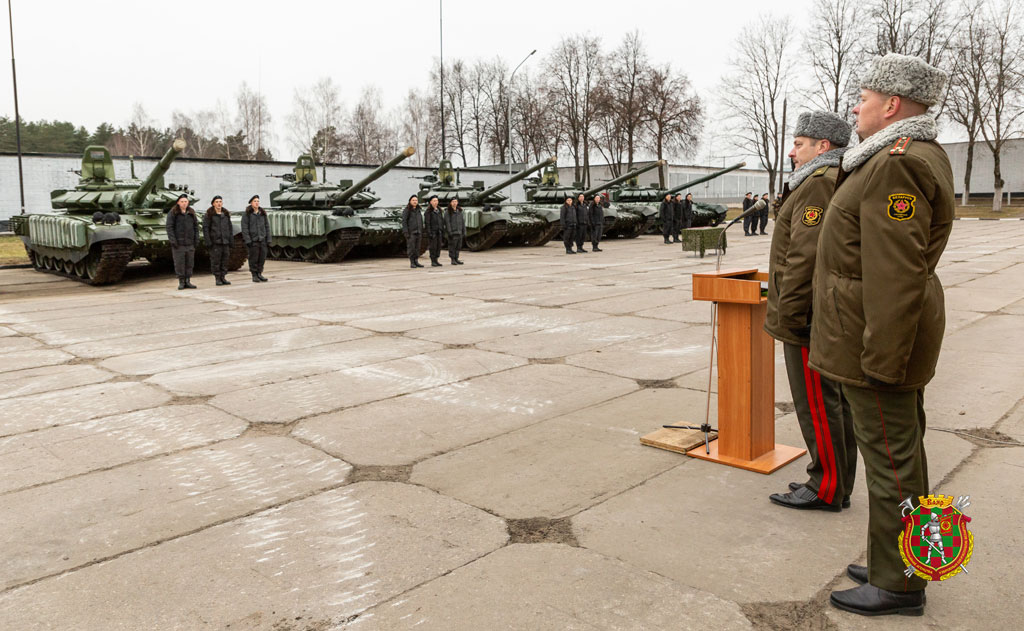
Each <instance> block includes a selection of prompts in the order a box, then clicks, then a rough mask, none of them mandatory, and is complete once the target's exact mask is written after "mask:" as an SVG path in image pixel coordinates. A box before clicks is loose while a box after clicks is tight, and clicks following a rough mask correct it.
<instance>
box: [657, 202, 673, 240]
mask: <svg viewBox="0 0 1024 631" xmlns="http://www.w3.org/2000/svg"><path fill="white" fill-rule="evenodd" d="M675 214H676V209H675V202H674V201H672V195H670V194H668V193H666V194H665V199H663V200H662V202H661V206H659V207H658V216H659V217H660V219H661V236H662V237H664V238H665V243H672V242H671V241H669V238H668V237H669V235H670V234H672V222H673V221H674V219H675Z"/></svg>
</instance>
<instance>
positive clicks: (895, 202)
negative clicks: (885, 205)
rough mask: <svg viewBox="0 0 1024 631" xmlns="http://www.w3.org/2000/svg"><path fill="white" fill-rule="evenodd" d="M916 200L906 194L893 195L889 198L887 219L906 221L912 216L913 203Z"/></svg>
mask: <svg viewBox="0 0 1024 631" xmlns="http://www.w3.org/2000/svg"><path fill="white" fill-rule="evenodd" d="M916 201H917V198H916V197H914V196H913V195H907V194H906V193H893V194H892V195H890V196H889V219H892V220H893V221H906V220H908V219H911V218H913V216H914V202H916Z"/></svg>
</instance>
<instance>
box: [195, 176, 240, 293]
mask: <svg viewBox="0 0 1024 631" xmlns="http://www.w3.org/2000/svg"><path fill="white" fill-rule="evenodd" d="M234 237H235V235H234V229H233V228H232V227H231V213H230V212H228V209H227V208H224V198H223V197H221V196H220V195H214V196H213V201H211V202H210V207H209V208H208V209H207V210H206V217H204V218H203V240H204V241H206V251H207V252H208V253H209V254H210V270H211V271H212V272H213V277H214V278H215V279H216V280H217V284H218V285H230V284H231V283H230V282H229V281H228V279H227V273H228V259H229V258H230V257H231V243H232V241H234Z"/></svg>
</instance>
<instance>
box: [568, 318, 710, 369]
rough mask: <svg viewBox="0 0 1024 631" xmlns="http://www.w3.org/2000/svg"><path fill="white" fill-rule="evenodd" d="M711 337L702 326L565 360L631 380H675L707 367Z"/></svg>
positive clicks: (608, 347) (624, 343) (678, 330)
mask: <svg viewBox="0 0 1024 631" xmlns="http://www.w3.org/2000/svg"><path fill="white" fill-rule="evenodd" d="M709 346H710V339H709V337H708V334H707V333H706V332H705V331H704V330H702V329H701V328H700V327H693V326H685V327H684V328H681V329H677V330H675V331H670V332H668V333H659V334H656V335H651V336H648V337H644V338H641V339H639V340H630V341H628V342H623V343H621V344H615V345H613V346H606V347H604V348H601V349H598V350H594V351H590V352H588V353H581V354H579V355H571V356H569V357H566V358H565V361H566V363H569V364H572V365H574V366H581V367H584V368H590V369H592V370H597V371H600V372H607V373H611V374H613V375H619V376H621V377H628V378H630V379H647V380H662V379H675V378H677V377H680V376H682V375H684V374H687V373H691V372H693V371H695V370H699V369H701V368H704V367H705V366H707V363H708V358H709V350H710V349H709Z"/></svg>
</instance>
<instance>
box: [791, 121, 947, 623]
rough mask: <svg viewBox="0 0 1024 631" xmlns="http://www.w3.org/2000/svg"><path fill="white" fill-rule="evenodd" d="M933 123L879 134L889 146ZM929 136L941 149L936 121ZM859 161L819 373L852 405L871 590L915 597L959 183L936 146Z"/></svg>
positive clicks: (846, 185) (826, 293) (843, 193)
mask: <svg viewBox="0 0 1024 631" xmlns="http://www.w3.org/2000/svg"><path fill="white" fill-rule="evenodd" d="M925 118H926V116H920V117H913V118H911V119H904V120H903V121H900V122H898V123H895V124H893V125H892V126H891V127H892V128H893V129H890V128H885V129H883V130H882V131H879V132H877V133H876V134H875V135H876V136H879V135H880V134H885V135H884V136H880V138H879V140H883V141H884V140H886V136H891V135H892V134H893V133H894V132H898V130H900V129H901V128H902V129H906V128H912V126H911V125H909V124H908V125H903V126H902V127H896V126H897V125H901V123H907V122H908V121H914V119H925ZM915 125H916V128H921V127H923V126H925V125H926V122H921V121H916V122H915ZM926 136H930V137H931V138H934V121H933V120H932V121H931V133H928V134H926ZM869 143H871V144H869ZM876 144H877V143H873V142H872V137H869V138H867V139H865V141H864V142H863V143H862V146H865V147H874V146H875V145H876ZM860 148H861V147H860V146H858V147H857V148H856V149H860ZM852 153H853V150H851V152H848V153H847V154H846V156H844V158H843V161H844V166H843V168H842V170H841V172H840V174H839V177H838V180H837V188H836V191H835V194H834V195H833V196H832V200H831V202H830V203H829V206H828V210H827V211H826V212H825V218H824V220H823V223H822V227H821V237H820V240H819V242H818V258H817V264H816V268H815V275H814V320H813V322H812V325H811V353H810V361H809V364H808V365H809V366H810V367H811V368H812V369H814V370H817V371H819V372H820V373H821V374H822V375H824V376H826V377H828V378H830V379H833V380H835V381H838V382H840V383H841V384H842V390H843V394H844V395H845V396H846V398H847V399H848V400H849V402H850V408H851V411H852V413H853V422H854V432H855V434H856V439H857V444H858V446H859V447H860V450H861V455H862V456H863V458H864V467H865V474H866V476H867V483H868V484H867V485H868V494H869V522H868V582H869V583H870V584H871V585H873V586H874V587H877V588H880V589H883V590H887V591H889V592H897V593H898V592H910V591H916V590H922V589H924V587H925V584H926V582H925V581H924V580H922V579H920V578H918V577H917V576H912V577H909V578H908V577H907V576H906V575H904V574H903V570H904V569H905V564H904V563H903V562H902V559H901V558H900V554H899V549H898V546H897V539H898V536H899V533H900V532H901V530H902V528H903V523H902V521H901V519H900V517H901V514H900V508H899V504H900V502H901V501H902V500H903V499H905V498H907V497H912V498H915V499H916V497H917V496H919V495H927V493H928V488H929V486H928V468H927V461H926V456H925V450H924V443H923V439H924V431H925V414H924V407H923V406H924V387H925V385H926V384H927V383H928V381H929V380H930V379H931V378H932V376H933V375H934V374H935V365H936V363H937V361H938V356H939V347H940V346H941V343H942V336H943V332H944V329H945V312H944V304H943V293H942V285H941V284H940V283H939V279H938V277H937V276H936V275H935V267H936V265H937V264H938V262H939V257H940V256H941V255H942V252H943V249H944V248H945V245H946V241H947V240H948V238H949V234H950V231H951V229H952V221H953V212H954V195H953V173H952V169H951V168H950V163H949V158H948V156H947V155H946V152H945V151H944V150H943V149H942V147H941V146H939V145H938V144H937V143H936V142H934V141H933V140H923V139H922V140H913V139H912V138H911V137H908V136H905V137H897V139H896V140H895V141H892V142H891V144H887V145H885V146H884V148H883V149H880V150H878V151H876V152H875V153H874V154H872V155H870V156H869V157H864V156H865V155H866V154H867V153H868V152H867V151H862V152H860V153H861V155H858V156H857V158H858V159H857V160H850V158H851V154H852ZM861 159H862V161H861ZM848 161H849V162H848ZM847 168H850V169H851V170H849V171H847V170H846V169H847ZM850 591H853V590H850ZM837 597H841V598H837ZM849 598H850V597H849V596H846V595H845V593H844V594H842V595H841V594H836V593H834V594H833V596H832V600H833V603H836V602H837V601H841V602H846V600H848V599H849ZM915 602H916V601H915ZM890 612H891V611H886V613H890Z"/></svg>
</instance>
